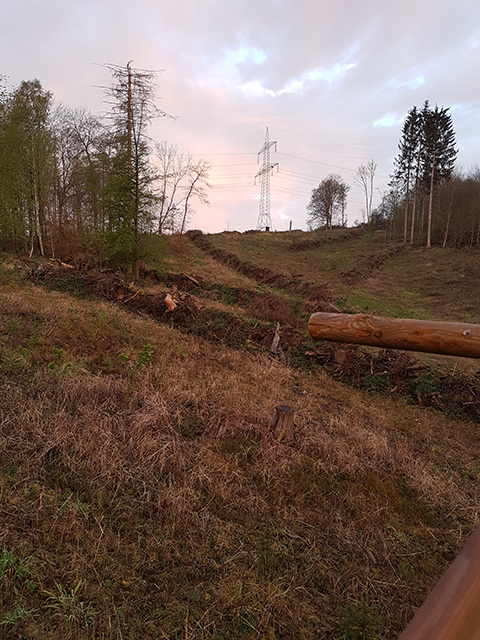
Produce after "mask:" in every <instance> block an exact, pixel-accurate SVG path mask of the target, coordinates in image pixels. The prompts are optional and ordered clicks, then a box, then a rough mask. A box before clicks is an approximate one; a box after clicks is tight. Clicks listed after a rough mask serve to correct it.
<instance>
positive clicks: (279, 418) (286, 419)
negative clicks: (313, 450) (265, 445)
mask: <svg viewBox="0 0 480 640" xmlns="http://www.w3.org/2000/svg"><path fill="white" fill-rule="evenodd" d="M273 434H274V436H275V438H276V439H277V440H279V441H280V440H282V441H283V442H288V443H290V444H291V443H293V442H294V441H295V431H294V424H293V409H292V407H288V406H287V405H280V406H278V407H275V419H274V423H273Z"/></svg>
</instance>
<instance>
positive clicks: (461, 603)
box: [399, 527, 480, 640]
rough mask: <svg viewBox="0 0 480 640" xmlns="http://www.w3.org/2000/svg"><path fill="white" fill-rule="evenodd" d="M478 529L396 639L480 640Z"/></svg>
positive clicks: (479, 531)
mask: <svg viewBox="0 0 480 640" xmlns="http://www.w3.org/2000/svg"><path fill="white" fill-rule="evenodd" d="M479 603H480V527H477V529H475V531H474V532H473V533H472V535H471V536H470V538H469V540H468V541H467V542H466V544H465V546H464V547H463V549H462V550H461V551H460V553H459V554H458V556H457V557H456V558H455V560H454V561H453V562H452V564H451V565H450V567H449V568H448V569H447V571H446V572H445V573H444V574H443V576H442V577H441V578H440V580H439V581H438V582H437V584H436V586H435V588H434V589H433V591H432V592H431V594H430V595H429V596H428V598H427V599H426V600H425V602H424V603H423V605H422V606H421V607H420V609H419V610H418V611H417V613H416V614H415V617H414V618H413V620H412V621H411V622H410V624H409V625H408V627H407V628H406V629H405V631H404V632H403V633H402V635H401V636H400V638H399V640H440V638H441V639H442V640H467V639H468V640H480V606H479Z"/></svg>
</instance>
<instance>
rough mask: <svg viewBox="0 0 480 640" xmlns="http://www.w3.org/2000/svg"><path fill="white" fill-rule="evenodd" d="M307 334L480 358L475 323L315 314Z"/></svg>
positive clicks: (479, 338)
mask: <svg viewBox="0 0 480 640" xmlns="http://www.w3.org/2000/svg"><path fill="white" fill-rule="evenodd" d="M308 331H309V333H310V335H311V336H312V338H314V339H315V340H332V341H334V342H350V343H353V344H364V345H369V346H372V347H383V348H387V349H405V350H406V351H425V352H427V353H443V354H445V355H451V356H464V357H467V358H480V325H478V324H463V323H460V322H430V321H427V320H405V319H403V318H382V317H380V316H371V315H369V314H366V313H358V314H354V315H351V314H347V313H314V314H313V315H312V316H310V320H309V323H308Z"/></svg>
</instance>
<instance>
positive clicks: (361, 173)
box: [353, 160, 377, 223]
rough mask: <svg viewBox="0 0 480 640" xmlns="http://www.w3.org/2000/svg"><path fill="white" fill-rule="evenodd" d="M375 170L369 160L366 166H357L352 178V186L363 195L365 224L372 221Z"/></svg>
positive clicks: (373, 164) (375, 167)
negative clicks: (358, 189)
mask: <svg viewBox="0 0 480 640" xmlns="http://www.w3.org/2000/svg"><path fill="white" fill-rule="evenodd" d="M376 170H377V163H376V162H374V161H373V160H369V161H368V162H367V164H361V165H359V166H358V167H357V171H356V172H355V175H354V176H353V182H354V184H355V185H356V186H357V187H359V188H360V189H361V190H362V191H363V193H364V195H365V213H366V216H367V223H368V222H370V221H371V219H372V201H373V183H374V179H375V172H376Z"/></svg>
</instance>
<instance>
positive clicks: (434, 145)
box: [423, 102, 458, 247]
mask: <svg viewBox="0 0 480 640" xmlns="http://www.w3.org/2000/svg"><path fill="white" fill-rule="evenodd" d="M457 153H458V151H457V149H455V132H454V129H453V122H452V116H451V114H450V113H449V109H445V108H443V107H442V108H441V109H439V107H438V106H437V105H435V109H430V108H428V102H426V103H425V107H424V116H423V163H424V164H423V173H424V181H425V183H426V184H428V193H429V203H428V228H427V247H431V246H432V244H431V242H432V240H431V238H432V214H433V195H434V191H435V188H436V187H437V185H438V184H440V183H441V182H443V181H444V180H446V179H447V178H449V177H450V176H451V175H452V173H453V169H454V166H455V158H456V157H457Z"/></svg>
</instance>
